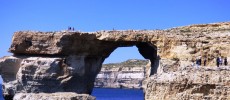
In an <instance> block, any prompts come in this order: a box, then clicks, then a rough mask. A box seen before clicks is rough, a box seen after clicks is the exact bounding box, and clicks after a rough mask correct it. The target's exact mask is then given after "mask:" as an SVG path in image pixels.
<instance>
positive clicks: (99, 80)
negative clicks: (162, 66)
mask: <svg viewBox="0 0 230 100" xmlns="http://www.w3.org/2000/svg"><path fill="white" fill-rule="evenodd" d="M148 62H149V61H148V60H137V59H130V60H127V61H125V62H121V63H111V64H104V65H102V68H101V71H100V73H98V75H97V77H96V80H95V85H94V87H100V88H131V89H141V88H142V81H143V80H144V79H145V77H146V76H145V75H146V68H145V67H146V65H147V63H148Z"/></svg>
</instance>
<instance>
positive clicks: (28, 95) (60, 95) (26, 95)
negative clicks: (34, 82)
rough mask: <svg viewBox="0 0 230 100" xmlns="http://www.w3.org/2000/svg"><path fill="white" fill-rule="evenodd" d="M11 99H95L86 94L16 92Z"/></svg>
mask: <svg viewBox="0 0 230 100" xmlns="http://www.w3.org/2000/svg"><path fill="white" fill-rule="evenodd" d="M13 100H96V98H95V97H93V96H90V95H87V94H76V93H72V92H67V93H62V92H59V93H51V94H47V93H18V94H16V95H15V96H14V99H13Z"/></svg>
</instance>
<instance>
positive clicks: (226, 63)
mask: <svg viewBox="0 0 230 100" xmlns="http://www.w3.org/2000/svg"><path fill="white" fill-rule="evenodd" d="M224 65H225V66H227V65H228V60H227V57H225V58H224Z"/></svg>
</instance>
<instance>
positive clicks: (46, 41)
mask: <svg viewBox="0 0 230 100" xmlns="http://www.w3.org/2000/svg"><path fill="white" fill-rule="evenodd" d="M229 26H230V23H228V22H226V23H214V24H203V25H193V26H185V27H178V28H172V29H168V30H126V31H116V30H113V31H100V32H93V33H84V32H70V31H61V32H34V31H19V32H15V34H14V36H13V39H12V44H11V47H10V49H9V51H10V52H12V53H13V54H14V55H13V56H9V57H3V58H2V59H0V74H1V75H2V76H3V79H4V81H5V83H4V93H7V94H8V95H14V94H15V93H22V92H23V93H37V92H43V93H54V92H76V93H80V94H81V93H86V94H91V92H92V88H93V82H94V79H95V77H96V75H97V73H98V72H99V71H100V68H101V65H102V62H103V61H104V60H105V58H106V57H108V56H109V55H110V54H111V53H112V52H113V51H114V50H115V49H116V48H117V47H125V46H134V45H135V46H137V47H138V50H139V52H140V54H141V55H142V56H143V57H144V58H146V59H150V61H151V68H152V69H151V73H150V75H151V74H154V73H156V72H157V66H159V63H161V62H159V59H162V61H163V62H162V63H161V64H163V65H161V66H163V67H164V68H169V66H170V67H171V66H173V67H171V68H172V69H170V68H169V69H163V70H164V71H176V70H177V69H178V68H183V67H186V66H189V65H191V64H192V59H193V58H194V57H196V56H199V55H201V53H199V52H197V50H200V51H202V52H205V53H206V55H207V59H208V61H207V64H208V65H214V64H213V63H212V62H213V60H215V59H214V57H215V56H216V55H219V54H217V53H213V51H214V50H215V49H217V48H220V49H222V52H223V53H225V56H228V57H229V56H230V53H229V52H227V51H228V50H229V49H230V45H229V44H228V42H229V30H230V27H229ZM219 33H221V35H218V34H219ZM210 36H211V37H210ZM219 42H221V43H222V45H219V44H218V43H219ZM216 45H218V46H216ZM167 60H170V61H169V62H170V63H165V62H167ZM171 62H172V63H171ZM175 65H176V66H175ZM3 69H4V70H3Z"/></svg>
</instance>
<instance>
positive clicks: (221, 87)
mask: <svg viewBox="0 0 230 100" xmlns="http://www.w3.org/2000/svg"><path fill="white" fill-rule="evenodd" d="M143 83H144V85H143V86H144V91H145V100H229V99H230V68H229V66H225V67H220V68H213V67H211V68H210V67H203V68H200V69H194V68H193V67H187V68H183V69H179V70H177V71H175V72H168V73H161V74H156V75H153V76H151V77H150V78H148V79H146V80H145V81H144V82H143Z"/></svg>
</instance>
